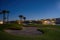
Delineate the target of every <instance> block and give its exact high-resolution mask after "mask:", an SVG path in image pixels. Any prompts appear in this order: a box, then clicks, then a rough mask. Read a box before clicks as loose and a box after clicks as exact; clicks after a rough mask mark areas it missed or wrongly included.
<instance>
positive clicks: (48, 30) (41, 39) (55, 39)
mask: <svg viewBox="0 0 60 40" xmlns="http://www.w3.org/2000/svg"><path fill="white" fill-rule="evenodd" d="M4 26H5V25H4ZM2 28H4V27H2ZM37 28H39V29H41V30H43V31H44V34H42V35H38V36H35V37H31V36H24V35H22V36H15V35H11V34H8V33H6V32H3V31H0V40H60V25H39V27H37Z"/></svg>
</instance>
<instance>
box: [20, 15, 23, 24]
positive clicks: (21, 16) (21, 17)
mask: <svg viewBox="0 0 60 40" xmlns="http://www.w3.org/2000/svg"><path fill="white" fill-rule="evenodd" d="M19 18H20V23H21V24H22V20H23V15H19Z"/></svg>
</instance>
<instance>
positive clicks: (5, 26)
mask: <svg viewBox="0 0 60 40" xmlns="http://www.w3.org/2000/svg"><path fill="white" fill-rule="evenodd" d="M4 29H14V30H21V29H22V26H20V25H19V24H2V25H0V30H1V31H2V30H4Z"/></svg>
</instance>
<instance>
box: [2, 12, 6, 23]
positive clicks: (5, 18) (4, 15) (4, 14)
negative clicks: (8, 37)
mask: <svg viewBox="0 0 60 40" xmlns="http://www.w3.org/2000/svg"><path fill="white" fill-rule="evenodd" d="M5 19H6V17H5V13H4V14H3V24H5Z"/></svg>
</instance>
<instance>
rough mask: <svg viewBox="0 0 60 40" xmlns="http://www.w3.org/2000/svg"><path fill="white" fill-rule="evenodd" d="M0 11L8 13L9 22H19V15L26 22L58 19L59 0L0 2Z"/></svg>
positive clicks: (59, 13)
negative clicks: (25, 19) (7, 11)
mask: <svg viewBox="0 0 60 40" xmlns="http://www.w3.org/2000/svg"><path fill="white" fill-rule="evenodd" d="M1 10H9V11H10V14H9V20H19V17H18V16H19V15H23V16H25V17H26V18H27V20H39V19H47V18H59V17H60V0H0V11H1ZM1 19H2V15H1V14H0V20H1Z"/></svg>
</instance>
